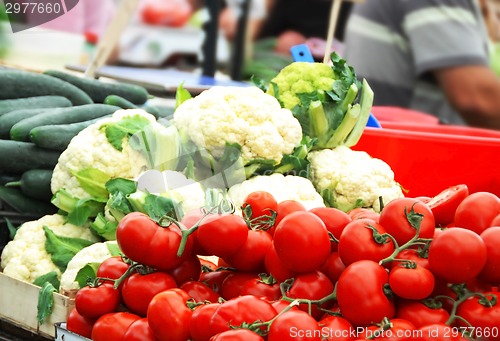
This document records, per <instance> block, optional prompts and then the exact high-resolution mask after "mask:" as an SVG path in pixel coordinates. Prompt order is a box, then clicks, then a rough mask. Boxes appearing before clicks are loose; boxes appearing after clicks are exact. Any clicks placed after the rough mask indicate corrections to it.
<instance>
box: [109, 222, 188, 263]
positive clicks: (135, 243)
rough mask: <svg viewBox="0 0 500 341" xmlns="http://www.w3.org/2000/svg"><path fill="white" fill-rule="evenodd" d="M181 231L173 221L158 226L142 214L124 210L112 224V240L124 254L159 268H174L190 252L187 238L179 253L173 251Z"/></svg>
mask: <svg viewBox="0 0 500 341" xmlns="http://www.w3.org/2000/svg"><path fill="white" fill-rule="evenodd" d="M181 239H182V234H181V230H180V228H179V227H178V226H177V225H176V224H173V223H171V224H169V225H168V226H166V227H163V226H160V225H159V224H158V223H156V222H155V221H154V220H153V219H151V218H150V217H149V216H147V215H146V214H143V213H140V212H132V213H129V214H127V215H126V216H125V217H124V218H123V219H122V220H121V221H120V222H119V223H118V227H117V228H116V241H117V242H118V246H119V247H120V249H121V251H122V252H123V254H124V255H125V256H127V257H128V258H130V259H132V260H133V261H136V262H138V263H140V264H144V265H147V266H150V267H153V268H155V269H158V270H161V271H169V270H172V269H174V268H176V267H177V266H178V265H179V264H181V263H182V262H183V261H184V260H186V258H187V257H189V255H190V254H191V248H192V240H190V239H188V241H187V243H186V247H185V249H184V252H183V253H182V255H181V257H178V256H177V251H178V249H179V246H180V244H181Z"/></svg>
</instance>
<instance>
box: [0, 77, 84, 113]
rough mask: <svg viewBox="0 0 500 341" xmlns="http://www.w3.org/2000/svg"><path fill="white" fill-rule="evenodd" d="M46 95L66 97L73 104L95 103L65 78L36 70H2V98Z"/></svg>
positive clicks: (0, 79)
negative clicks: (61, 78)
mask: <svg viewBox="0 0 500 341" xmlns="http://www.w3.org/2000/svg"><path fill="white" fill-rule="evenodd" d="M45 95H55V96H63V97H66V98H67V99H69V100H70V101H71V103H72V104H73V105H83V104H90V103H93V101H92V99H91V98H90V97H89V96H88V95H87V94H86V93H85V92H84V91H82V90H80V89H79V88H77V87H76V86H74V85H72V84H70V83H68V82H65V81H63V80H60V79H57V78H54V77H51V76H47V75H44V74H40V73H35V72H28V71H19V70H0V99H14V98H22V97H35V96H45Z"/></svg>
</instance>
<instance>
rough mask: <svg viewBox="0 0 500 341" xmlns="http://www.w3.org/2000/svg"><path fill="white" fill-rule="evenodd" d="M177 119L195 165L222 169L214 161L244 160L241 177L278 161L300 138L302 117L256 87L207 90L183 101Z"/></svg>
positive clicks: (292, 148)
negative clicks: (189, 146) (190, 147)
mask: <svg viewBox="0 0 500 341" xmlns="http://www.w3.org/2000/svg"><path fill="white" fill-rule="evenodd" d="M174 124H175V126H176V127H177V128H178V130H179V132H180V134H181V136H182V137H183V140H184V141H185V142H186V143H187V144H189V143H191V144H192V150H194V151H193V152H192V154H193V162H194V164H195V168H196V167H198V168H200V167H201V166H202V165H204V166H205V167H212V169H213V170H214V171H215V172H220V171H221V169H220V168H219V169H217V166H216V165H215V164H219V165H221V167H222V170H224V169H226V168H225V167H226V166H231V165H234V164H237V163H238V162H240V161H241V164H240V165H237V166H236V167H235V168H236V170H238V169H239V170H245V173H243V177H240V178H239V180H244V179H246V178H248V177H250V176H251V175H252V174H254V173H255V172H258V171H261V170H263V169H273V168H274V167H277V166H278V165H280V163H282V161H284V157H285V156H286V155H291V154H293V152H294V150H295V148H296V147H298V146H300V145H301V141H302V129H301V127H300V123H299V122H298V121H297V119H295V118H294V117H293V115H292V112H291V111H290V110H288V109H286V108H281V106H280V104H279V102H278V101H277V100H276V98H274V97H273V96H271V95H268V94H266V93H264V92H263V91H262V90H260V89H259V88H257V87H212V88H210V89H209V90H205V91H203V92H202V93H201V94H199V95H198V96H196V97H193V98H189V99H187V100H184V101H183V102H182V103H180V104H179V106H178V107H177V109H176V111H175V112H174ZM303 157H305V155H302V158H303ZM287 160H288V159H287ZM214 165H215V166H214ZM243 167H245V168H244V169H243ZM188 174H189V173H188ZM212 174H213V172H212ZM198 179H199V177H198ZM235 182H240V181H235ZM228 187H229V186H228Z"/></svg>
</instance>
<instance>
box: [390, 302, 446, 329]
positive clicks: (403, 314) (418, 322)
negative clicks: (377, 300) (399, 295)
mask: <svg viewBox="0 0 500 341" xmlns="http://www.w3.org/2000/svg"><path fill="white" fill-rule="evenodd" d="M396 317H399V318H402V319H405V320H408V321H410V322H411V323H413V324H414V325H415V327H416V328H420V327H423V326H425V325H429V324H435V323H445V322H446V321H447V320H448V318H449V317H450V314H449V313H448V312H447V311H446V310H445V309H444V308H438V307H436V308H430V307H428V306H426V305H425V304H424V303H422V302H420V301H410V300H407V301H400V302H398V305H397V309H396Z"/></svg>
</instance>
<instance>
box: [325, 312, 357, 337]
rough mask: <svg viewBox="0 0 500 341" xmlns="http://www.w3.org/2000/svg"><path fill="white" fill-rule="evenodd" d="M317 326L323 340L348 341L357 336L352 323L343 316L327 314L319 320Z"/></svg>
mask: <svg viewBox="0 0 500 341" xmlns="http://www.w3.org/2000/svg"><path fill="white" fill-rule="evenodd" d="M319 326H320V327H321V331H322V334H323V340H325V341H349V340H354V337H355V336H357V334H358V333H356V330H355V329H354V327H353V326H352V324H351V323H350V322H349V321H347V320H346V319H345V318H343V317H340V316H335V315H328V316H326V317H324V318H323V319H321V320H320V321H319Z"/></svg>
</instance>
